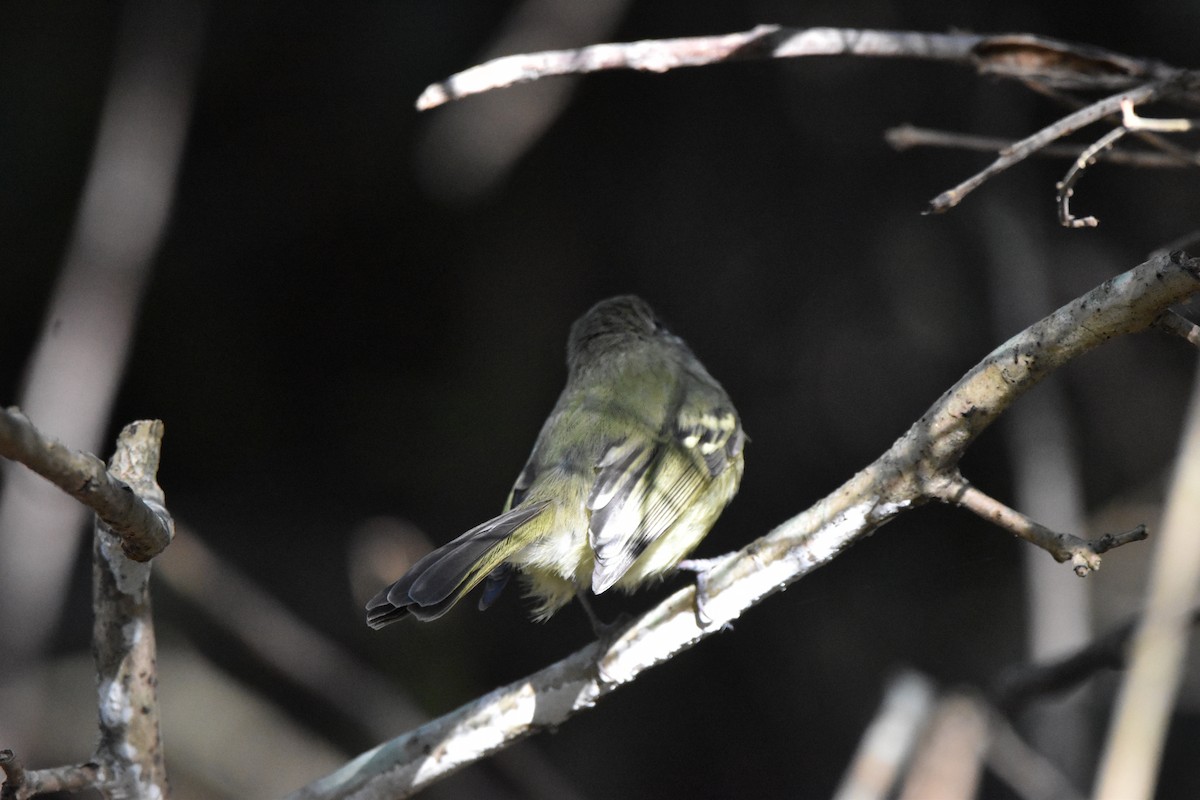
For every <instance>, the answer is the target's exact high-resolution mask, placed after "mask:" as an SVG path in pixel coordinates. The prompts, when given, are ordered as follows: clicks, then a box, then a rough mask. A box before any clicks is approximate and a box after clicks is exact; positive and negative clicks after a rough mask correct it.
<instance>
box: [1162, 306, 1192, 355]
mask: <svg viewBox="0 0 1200 800" xmlns="http://www.w3.org/2000/svg"><path fill="white" fill-rule="evenodd" d="M1154 327H1156V328H1159V329H1161V330H1163V331H1166V332H1167V333H1169V334H1171V335H1173V336H1178V337H1179V338H1181V339H1183V340H1185V341H1186V342H1187V343H1188V344H1190V345H1192V346H1193V347H1200V326H1198V325H1196V324H1195V323H1193V322H1190V321H1189V320H1187V319H1185V318H1184V317H1182V316H1180V315H1179V314H1176V313H1175V312H1174V311H1164V312H1163V313H1162V315H1161V316H1160V317H1159V318H1158V319H1156V320H1154Z"/></svg>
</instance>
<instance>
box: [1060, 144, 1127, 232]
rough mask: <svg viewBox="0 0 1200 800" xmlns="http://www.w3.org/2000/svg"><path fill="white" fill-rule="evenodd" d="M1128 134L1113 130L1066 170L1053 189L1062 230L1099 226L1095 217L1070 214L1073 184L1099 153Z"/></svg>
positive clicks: (1110, 147)
mask: <svg viewBox="0 0 1200 800" xmlns="http://www.w3.org/2000/svg"><path fill="white" fill-rule="evenodd" d="M1128 132H1129V129H1128V128H1124V127H1122V128H1113V129H1112V130H1111V131H1109V132H1108V133H1106V134H1104V135H1103V136H1101V137H1100V138H1099V139H1097V140H1096V141H1095V142H1093V143H1092V144H1091V145H1089V146H1088V147H1087V148H1086V149H1085V150H1084V151H1083V152H1082V153H1080V154H1079V157H1078V158H1076V159H1075V163H1074V164H1072V165H1071V168H1070V169H1069V170H1067V174H1066V175H1065V176H1064V177H1063V179H1062V180H1061V181H1059V183H1058V185H1057V186H1056V187H1055V188H1056V189H1057V190H1058V221H1059V223H1060V224H1061V225H1062V226H1063V227H1064V228H1094V227H1096V226H1097V225H1099V224H1100V220H1098V219H1096V218H1095V217H1091V216H1088V217H1076V216H1074V215H1073V214H1071V197H1072V195H1074V194H1075V184H1076V182H1077V181H1078V180H1079V178H1080V176H1082V175H1083V171H1084V170H1085V169H1087V168H1088V167H1090V166H1092V165H1093V164H1095V163H1096V159H1097V158H1098V157H1099V155H1100V153H1102V152H1104V151H1106V150H1111V149H1112V146H1113V145H1115V144H1116V143H1117V141H1118V140H1119V139H1120V138H1121V137H1122V136H1124V135H1125V134H1126V133H1128Z"/></svg>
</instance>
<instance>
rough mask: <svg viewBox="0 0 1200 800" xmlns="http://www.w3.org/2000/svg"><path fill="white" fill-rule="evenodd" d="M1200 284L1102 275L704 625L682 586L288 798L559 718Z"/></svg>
mask: <svg viewBox="0 0 1200 800" xmlns="http://www.w3.org/2000/svg"><path fill="white" fill-rule="evenodd" d="M1197 292H1200V260H1197V259H1194V258H1189V257H1187V256H1186V255H1185V254H1183V253H1178V252H1177V253H1172V254H1171V255H1163V256H1159V257H1157V258H1154V259H1152V260H1150V261H1148V262H1146V263H1144V264H1142V265H1140V266H1138V267H1135V268H1134V269H1132V270H1130V271H1129V272H1126V273H1124V274H1122V275H1119V276H1117V277H1115V278H1112V279H1111V280H1108V281H1106V282H1105V283H1103V284H1101V285H1100V286H1098V287H1096V288H1095V289H1093V290H1092V291H1090V292H1088V293H1087V294H1085V295H1083V296H1082V297H1079V298H1077V299H1076V300H1074V301H1072V302H1071V303H1068V304H1067V305H1065V306H1063V307H1062V308H1060V309H1059V310H1058V311H1056V312H1054V313H1053V314H1051V315H1050V316H1048V317H1046V318H1045V319H1043V320H1041V321H1040V322H1038V323H1036V324H1034V325H1032V326H1030V327H1029V328H1027V329H1026V330H1024V331H1022V332H1021V333H1019V334H1017V335H1016V336H1014V337H1013V338H1012V339H1010V340H1009V341H1007V342H1005V343H1004V344H1002V345H1001V346H1000V347H998V348H996V349H995V350H994V351H992V353H990V354H989V355H988V356H987V357H986V358H985V359H984V360H983V361H981V362H980V363H979V364H978V365H976V366H975V367H974V368H972V369H971V370H970V371H969V372H968V373H967V374H966V375H965V376H963V377H962V378H961V379H960V380H959V381H958V382H957V383H956V384H955V385H954V386H953V387H951V388H950V389H949V390H948V391H947V392H946V393H945V394H944V395H942V397H941V398H939V399H938V400H937V402H935V403H934V404H933V406H931V407H930V408H929V410H928V411H926V412H925V414H924V415H923V416H922V417H921V419H919V420H918V421H917V422H916V423H914V424H913V426H912V427H911V428H909V430H908V431H907V432H906V433H905V434H904V435H903V436H901V437H900V438H899V439H897V440H896V442H895V443H894V444H893V445H892V446H891V448H890V449H889V450H888V451H887V452H886V453H884V454H883V455H882V456H880V457H879V458H878V459H877V460H876V461H875V462H874V463H872V464H871V465H869V466H868V467H866V468H865V469H864V470H862V471H861V472H859V473H858V474H857V475H855V476H854V477H852V478H851V479H850V480H848V481H847V482H846V483H845V484H843V485H842V486H841V487H840V488H838V489H837V490H835V491H834V492H833V493H832V494H830V495H829V496H827V497H826V498H825V499H823V500H821V501H820V502H818V503H817V504H816V505H814V506H813V507H812V508H810V509H808V510H807V511H804V512H802V513H800V514H798V515H796V516H795V517H793V518H792V519H790V520H788V521H786V522H784V523H783V524H781V525H780V526H778V527H777V528H776V529H775V530H773V531H771V532H770V533H768V534H767V535H765V536H763V537H762V538H760V539H757V540H755V541H754V542H752V543H750V544H749V545H747V546H746V547H744V548H742V549H741V550H739V551H737V552H735V553H730V554H728V555H726V556H725V557H724V558H722V559H719V562H720V563H719V564H718V565H717V566H716V567H715V568H714V569H713V571H712V573H711V574H710V577H709V583H708V599H707V601H706V603H705V611H706V612H707V614H708V616H709V617H710V618H711V620H712V624H709V625H707V626H704V627H702V626H701V625H700V624H699V622H698V621H697V618H696V614H695V590H694V589H693V588H692V587H687V588H684V589H680V590H679V591H677V592H675V593H674V594H672V595H671V596H669V597H668V598H666V599H665V600H663V601H662V602H661V603H659V604H658V606H656V607H655V608H653V609H651V610H650V611H648V612H647V613H645V614H644V615H642V616H641V617H640V618H639V619H637V620H635V621H634V622H632V623H631V624H629V625H628V626H626V627H625V628H624V629H622V630H620V631H618V632H617V633H615V634H614V635H613V636H612V637H611V638H609V639H607V640H604V641H598V642H593V643H592V644H590V645H588V646H587V647H585V648H583V649H581V650H579V651H578V652H576V653H574V654H573V655H571V656H568V657H567V658H565V659H563V660H561V661H559V662H557V663H555V664H552V665H551V666H549V667H546V668H545V669H543V670H541V671H539V672H537V673H535V674H533V675H530V676H529V677H528V678H525V679H523V680H520V681H517V682H515V683H512V684H509V685H508V686H503V687H501V688H499V689H496V690H494V691H492V692H490V693H488V694H487V695H484V696H483V697H481V698H479V699H477V700H475V701H473V702H471V703H468V704H467V705H465V706H463V707H462V708H459V709H458V710H456V711H452V712H450V713H449V714H446V715H444V716H442V717H440V718H439V719H436V720H434V721H432V722H430V723H428V724H426V725H423V726H421V727H420V728H417V729H416V730H414V731H411V732H410V733H407V734H404V735H403V736H400V737H398V738H396V739H392V740H391V741H388V742H385V743H383V744H381V745H379V746H378V747H376V748H375V749H373V750H370V751H368V752H366V753H363V754H362V755H360V756H358V757H357V758H355V759H354V760H352V761H350V762H349V763H347V764H346V765H345V766H343V767H342V768H341V769H339V770H337V771H336V772H334V773H332V774H330V775H328V776H326V777H324V778H322V779H320V780H318V781H315V782H314V783H312V784H309V785H308V786H306V787H304V788H302V789H299V790H297V791H296V792H294V793H293V794H292V795H290V796H289V800H326V799H332V798H348V797H352V796H354V797H367V796H370V797H396V798H398V797H407V796H409V795H411V794H412V793H414V792H417V791H419V790H420V789H422V788H423V787H425V786H427V785H429V784H430V783H432V782H434V781H436V780H439V779H440V778H443V777H445V776H447V775H449V774H450V773H452V772H454V771H456V770H457V769H460V768H461V767H463V766H465V765H467V764H469V763H472V762H473V761H476V760H478V759H481V758H484V757H486V756H488V755H490V754H492V753H494V752H496V751H497V750H499V749H501V748H503V747H505V746H507V745H508V744H509V743H511V742H514V741H517V740H519V739H523V738H524V737H526V736H529V735H531V734H533V733H535V732H537V731H540V730H542V729H545V728H552V727H554V726H557V725H559V724H561V723H562V722H564V721H566V720H567V719H568V718H569V717H571V716H572V715H574V714H575V713H576V712H577V711H580V710H582V709H585V708H590V707H591V706H593V705H595V703H596V701H597V700H599V699H600V698H601V697H603V696H604V695H606V694H608V693H609V692H611V691H612V690H613V689H615V688H617V687H618V686H621V685H622V684H625V683H628V682H630V681H632V680H634V679H635V678H636V677H637V676H638V675H639V674H641V673H642V672H643V671H645V670H647V669H649V668H650V667H653V666H655V665H657V664H661V663H663V662H664V661H667V660H669V659H670V658H672V657H673V656H675V655H676V654H677V653H679V652H681V651H683V650H686V649H688V648H691V647H693V646H695V645H696V644H697V643H699V642H700V641H701V640H703V639H705V638H707V637H709V636H711V635H713V634H714V633H717V632H719V631H721V630H722V629H724V627H725V625H726V623H729V622H731V621H733V620H734V619H736V618H738V617H739V616H740V615H741V614H742V613H743V612H745V611H746V610H748V609H749V608H751V607H753V606H755V605H757V604H758V603H760V602H762V601H763V600H765V599H766V598H767V597H770V596H771V595H773V594H775V593H776V592H779V591H782V590H783V589H785V588H786V587H787V586H788V585H790V584H791V583H793V582H795V581H796V580H799V579H800V578H801V577H802V576H804V575H806V574H808V573H809V572H811V571H813V570H814V569H817V568H818V567H820V566H822V565H824V564H826V563H828V562H829V561H830V560H832V559H833V558H834V557H836V556H837V555H838V554H839V553H840V552H842V551H843V550H845V549H846V548H847V547H849V546H850V545H852V544H854V543H855V542H857V541H859V540H861V539H862V538H864V537H866V536H867V535H869V534H871V533H872V532H874V531H875V530H877V529H878V528H879V527H880V526H882V525H884V524H885V523H887V522H888V521H890V520H891V519H892V518H893V517H895V516H896V515H897V514H899V513H900V512H902V511H904V510H906V509H909V508H913V507H915V506H918V505H921V504H923V503H925V502H928V501H929V500H931V499H936V498H938V497H939V496H940V494H942V493H944V492H945V491H946V490H945V488H944V487H945V486H947V485H950V484H952V483H953V481H954V480H956V479H958V473H957V465H958V461H959V459H960V458H961V457H962V455H963V454H964V453H965V452H966V450H967V448H968V447H969V446H970V444H971V442H973V441H974V439H975V438H976V437H977V436H978V435H979V434H980V433H982V432H983V431H984V430H985V429H986V428H987V426H988V425H990V424H991V423H992V422H993V421H995V420H996V419H997V418H998V417H999V416H1000V414H1002V413H1003V412H1004V410H1005V409H1006V408H1008V407H1009V406H1010V405H1011V404H1012V403H1013V402H1015V401H1016V399H1017V398H1018V397H1020V396H1021V395H1022V394H1024V393H1025V392H1026V391H1028V390H1029V389H1031V388H1032V387H1033V386H1035V385H1036V384H1037V382H1038V381H1040V380H1041V379H1042V378H1043V377H1045V376H1046V375H1048V374H1049V373H1050V372H1052V371H1053V370H1055V369H1057V368H1058V367H1060V366H1062V365H1063V364H1065V363H1067V362H1068V361H1070V360H1072V359H1074V358H1076V357H1078V356H1080V355H1082V354H1084V353H1086V352H1088V351H1089V350H1092V349H1093V348H1095V347H1097V346H1099V345H1100V344H1102V343H1103V342H1105V341H1108V340H1109V339H1112V338H1113V337H1116V336H1120V335H1123V334H1127V333H1135V332H1138V331H1142V330H1145V329H1146V328H1148V327H1150V326H1151V325H1152V324H1153V323H1154V321H1155V320H1156V319H1158V318H1159V316H1160V315H1161V314H1162V312H1163V311H1164V310H1165V309H1167V308H1168V307H1170V306H1172V305H1174V304H1176V303H1179V302H1181V301H1183V300H1185V299H1186V298H1188V297H1190V296H1192V295H1193V294H1196V293H1197Z"/></svg>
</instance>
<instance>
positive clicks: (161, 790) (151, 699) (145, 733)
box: [92, 420, 170, 798]
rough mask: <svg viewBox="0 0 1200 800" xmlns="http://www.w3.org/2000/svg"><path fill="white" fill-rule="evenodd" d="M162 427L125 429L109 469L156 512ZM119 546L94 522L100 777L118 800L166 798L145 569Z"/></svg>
mask: <svg viewBox="0 0 1200 800" xmlns="http://www.w3.org/2000/svg"><path fill="white" fill-rule="evenodd" d="M162 433H163V425H162V423H161V422H158V421H157V420H154V421H150V422H134V423H131V424H129V425H126V426H125V429H124V430H122V431H121V435H120V436H119V437H118V438H117V450H116V452H115V453H114V454H113V458H112V466H111V471H112V473H113V475H114V476H115V477H117V478H119V479H120V480H123V481H125V482H126V483H127V484H128V485H129V486H130V487H132V491H134V492H136V493H137V495H138V496H139V497H141V498H142V500H143V501H144V502H146V503H147V504H149V505H151V506H154V507H156V508H158V509H160V513H161V514H162V515H163V516H164V517H165V518H166V519H167V520H168V521H169V517H167V516H166V509H165V508H164V507H163V501H164V497H163V491H162V489H161V488H159V486H158V483H157V481H156V480H155V472H156V471H157V469H158V460H159V452H160V448H161V446H162ZM121 549H122V543H121V541H120V540H119V539H118V538H117V536H116V535H115V534H114V533H113V531H112V530H111V529H109V527H108V525H107V524H105V523H104V522H103V521H102V520H99V521H97V524H96V536H95V547H94V548H93V554H92V555H93V558H92V577H93V582H94V585H93V589H92V606H93V608H94V609H95V612H96V621H95V624H94V626H93V630H92V649H93V652H94V655H95V658H96V683H97V691H98V693H99V700H100V743H99V745H98V746H97V748H96V761H97V762H98V763H99V764H100V765H101V766H100V779H101V780H102V782H103V784H104V785H105V786H106V787H107V788H109V789H111V790H112V792H113V794H114V796H120V797H162V798H166V797H169V796H170V789H169V787H168V786H167V776H166V770H165V767H164V764H163V756H162V738H161V734H160V732H159V714H158V698H157V686H158V671H157V666H156V663H155V654H156V646H155V636H154V623H153V619H152V617H151V613H150V565H149V564H147V563H139V562H136V561H130V560H129V559H127V558H126V557H125V555H124V554H123V553H122V552H121Z"/></svg>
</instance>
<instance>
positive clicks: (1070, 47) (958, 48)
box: [417, 25, 1174, 111]
mask: <svg viewBox="0 0 1200 800" xmlns="http://www.w3.org/2000/svg"><path fill="white" fill-rule="evenodd" d="M834 55H853V56H866V57H877V58H919V59H925V60H932V61H947V62H951V63H957V64H962V65H965V66H970V67H973V68H975V69H978V70H980V71H982V72H989V73H992V74H996V75H1002V76H1005V77H1010V78H1018V79H1022V80H1026V79H1031V78H1036V79H1038V80H1040V81H1042V82H1044V83H1046V84H1049V85H1054V86H1063V87H1071V88H1091V89H1107V90H1108V91H1112V90H1114V89H1125V88H1129V87H1132V86H1135V85H1137V84H1139V83H1144V82H1145V81H1147V80H1150V79H1154V78H1161V77H1165V76H1166V75H1168V74H1173V72H1174V71H1173V70H1171V69H1170V68H1169V67H1166V66H1165V65H1163V64H1161V63H1159V62H1156V61H1151V60H1147V59H1135V58H1130V57H1129V56H1124V55H1121V54H1119V53H1113V52H1110V51H1106V50H1102V49H1100V48H1097V47H1091V46H1088V45H1081V44H1074V43H1070V42H1061V41H1057V40H1054V39H1046V38H1042V37H1037V36H1028V35H1011V34H1010V35H1001V36H979V35H975V34H967V33H949V34H939V33H914V32H911V31H884V30H860V29H853V28H785V27H782V26H779V25H759V26H758V27H756V28H754V29H752V30H749V31H743V32H741V33H731V34H726V35H724V36H693V37H686V38H679V39H648V40H644V41H639V42H621V43H609V44H596V45H591V46H590V47H582V48H579V49H575V50H549V51H545V52H541V53H526V54H521V55H511V56H504V57H502V58H496V59H493V60H491V61H487V62H484V63H483V64H479V65H478V66H474V67H471V68H470V69H467V70H464V71H462V72H459V73H457V74H455V75H452V76H450V77H449V78H447V79H446V80H444V81H441V82H438V83H434V84H431V85H430V86H428V87H426V89H425V91H423V92H422V93H421V96H420V98H418V99H417V108H418V109H420V110H422V111H424V110H427V109H430V108H435V107H437V106H439V105H442V104H443V103H447V102H450V101H451V100H458V99H460V98H463V97H467V96H469V95H473V94H479V93H481V92H487V91H491V90H493V89H502V88H505V87H508V86H512V85H514V84H517V83H526V82H528V81H534V80H538V79H540V78H546V77H551V76H556V75H581V74H584V73H589V72H599V71H601V70H612V69H633V70H643V71H648V72H666V71H667V70H671V69H679V68H681V67H698V66H704V65H707V64H716V63H721V62H726V61H743V60H763V59H769V58H799V57H803V56H834Z"/></svg>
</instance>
